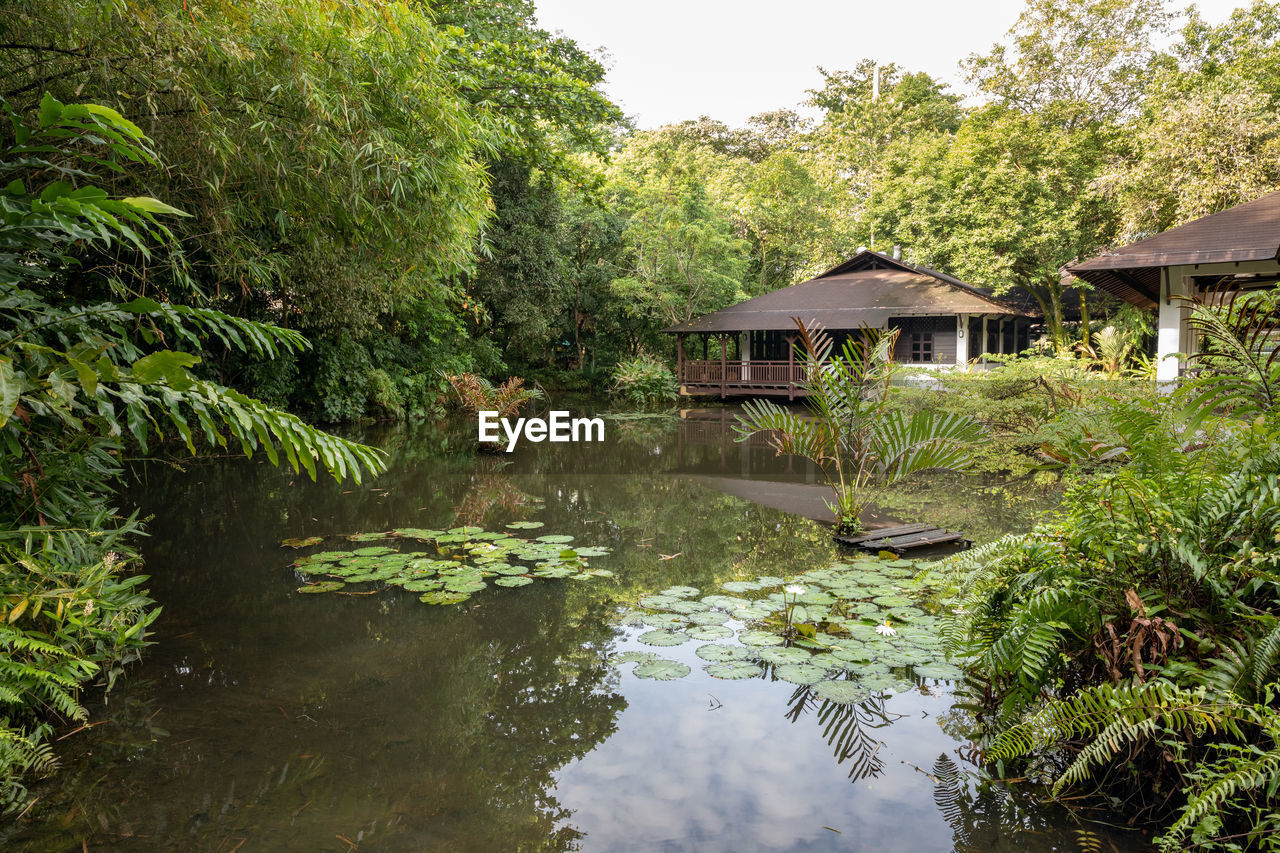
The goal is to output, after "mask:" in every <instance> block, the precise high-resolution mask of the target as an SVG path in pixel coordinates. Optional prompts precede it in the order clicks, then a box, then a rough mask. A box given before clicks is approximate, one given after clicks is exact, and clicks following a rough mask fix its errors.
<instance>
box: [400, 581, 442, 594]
mask: <svg viewBox="0 0 1280 853" xmlns="http://www.w3.org/2000/svg"><path fill="white" fill-rule="evenodd" d="M399 586H400V587H401V588H402V589H407V590H408V591H409V592H431V590H433V589H440V587H441V586H443V584H441V583H440V581H430V580H410V581H404V582H403V583H401V584H399Z"/></svg>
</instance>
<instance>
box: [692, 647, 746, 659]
mask: <svg viewBox="0 0 1280 853" xmlns="http://www.w3.org/2000/svg"><path fill="white" fill-rule="evenodd" d="M694 654H695V655H697V656H698V657H700V658H702V659H703V660H709V661H711V662H712V663H721V662H723V661H727V660H742V659H743V658H747V657H750V656H751V652H749V651H748V650H746V649H744V648H743V647H742V646H722V645H719V644H718V643H708V644H707V645H705V646H698V650H697V651H695V652H694Z"/></svg>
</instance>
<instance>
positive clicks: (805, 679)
mask: <svg viewBox="0 0 1280 853" xmlns="http://www.w3.org/2000/svg"><path fill="white" fill-rule="evenodd" d="M773 674H774V675H776V676H778V678H780V679H782V680H783V681H788V682H790V683H792V684H817V683H818V682H819V681H821V680H822V679H824V678H826V677H827V671H826V670H825V669H823V668H822V667H820V666H814V665H813V664H809V663H787V664H783V665H782V666H779V667H777V668H775V669H774V670H773Z"/></svg>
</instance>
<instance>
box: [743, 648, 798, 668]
mask: <svg viewBox="0 0 1280 853" xmlns="http://www.w3.org/2000/svg"><path fill="white" fill-rule="evenodd" d="M756 657H758V658H760V660H762V661H764V662H765V663H771V664H774V665H775V666H781V665H783V664H788V663H808V662H809V658H810V657H812V655H810V654H809V653H808V652H806V651H805V650H804V649H797V648H785V647H783V646H774V647H772V648H767V649H761V650H760V651H759V653H757V655H756Z"/></svg>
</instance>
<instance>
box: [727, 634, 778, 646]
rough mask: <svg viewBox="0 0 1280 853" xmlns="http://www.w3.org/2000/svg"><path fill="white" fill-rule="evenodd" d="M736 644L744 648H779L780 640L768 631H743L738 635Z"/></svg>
mask: <svg viewBox="0 0 1280 853" xmlns="http://www.w3.org/2000/svg"><path fill="white" fill-rule="evenodd" d="M738 642H740V643H742V644H743V645H746V646H780V645H782V638H781V637H779V636H778V635H777V634H773V633H770V632H769V631H743V632H742V633H741V634H739V635H738Z"/></svg>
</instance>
